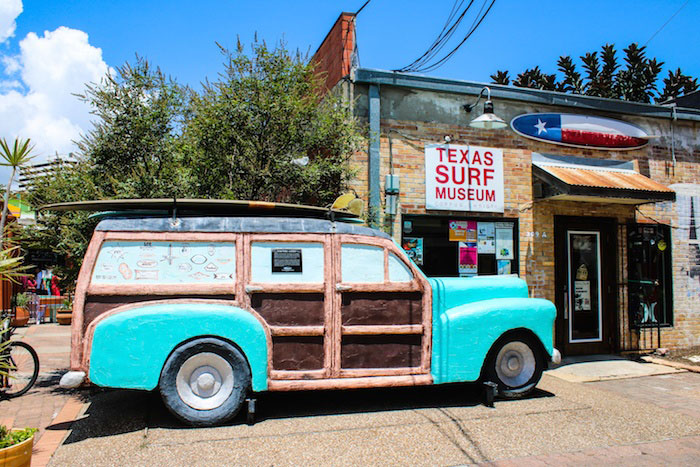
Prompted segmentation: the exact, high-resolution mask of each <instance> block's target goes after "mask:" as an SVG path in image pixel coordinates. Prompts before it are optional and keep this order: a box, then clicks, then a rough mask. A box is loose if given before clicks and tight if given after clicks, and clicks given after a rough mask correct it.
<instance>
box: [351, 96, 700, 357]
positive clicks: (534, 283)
mask: <svg viewBox="0 0 700 467" xmlns="http://www.w3.org/2000/svg"><path fill="white" fill-rule="evenodd" d="M387 90H388V89H387V88H385V87H383V88H382V101H381V115H382V118H381V132H382V136H381V147H380V160H381V177H380V183H381V192H382V193H383V191H384V186H383V185H384V176H385V175H386V174H388V173H389V172H390V170H393V173H395V174H398V175H399V176H400V188H401V194H400V197H399V208H398V209H399V212H400V213H403V214H430V215H438V216H451V215H454V216H464V215H469V216H472V215H473V216H475V217H479V216H480V215H481V214H480V213H471V212H470V213H465V212H449V211H428V210H426V209H425V170H424V145H425V144H432V143H440V142H442V141H443V140H444V136H445V135H449V136H450V137H451V139H452V143H453V144H464V145H480V146H488V147H496V148H501V149H502V150H503V156H504V161H503V162H504V178H505V212H504V214H503V215H504V217H513V218H518V219H519V229H520V245H519V247H520V271H521V275H522V276H523V277H524V279H526V280H527V282H528V285H529V287H530V293H531V295H532V296H533V297H542V298H547V299H549V300H552V301H554V293H555V291H554V277H555V275H554V271H555V262H554V216H557V215H566V216H598V217H609V218H614V219H616V221H617V222H618V223H619V228H618V233H617V235H618V238H617V242H618V262H617V263H618V264H617V265H616V273H617V281H618V283H619V289H618V308H619V309H618V311H617V314H618V321H619V336H618V341H619V347H620V349H622V350H625V349H630V350H631V349H637V348H640V347H649V342H646V341H644V342H640V339H641V340H644V339H649V338H650V336H649V335H647V334H644V333H643V334H642V335H641V336H640V335H639V334H638V333H637V332H636V331H633V330H630V329H629V323H628V319H627V309H626V307H627V296H626V294H627V291H626V287H625V285H624V284H625V282H626V280H627V262H626V248H627V245H626V227H625V224H626V223H627V222H630V221H637V222H645V221H646V222H656V221H658V222H661V223H664V224H668V225H671V226H672V238H673V251H672V254H673V291H674V307H673V308H674V326H673V327H671V328H665V329H663V330H662V336H661V345H663V346H665V347H687V346H691V345H700V222H696V224H695V225H696V226H697V229H698V230H697V239H698V240H697V241H691V240H689V235H690V234H689V232H690V211H689V208H688V206H689V203H690V199H691V198H693V200H694V210H695V211H694V212H695V215H696V218H697V220H698V221H700V158H699V157H698V156H700V137H699V136H698V135H700V131H699V129H698V125H697V124H696V123H688V122H680V123H678V127H677V128H676V138H677V141H676V146H677V148H676V150H675V159H676V161H675V163H674V162H673V158H672V155H671V150H670V140H669V139H668V138H667V137H663V136H662V137H660V138H656V139H654V140H652V141H653V143H651V144H649V145H647V146H646V147H644V148H641V149H637V150H632V151H599V150H590V149H580V148H568V147H564V146H554V145H550V144H546V143H539V142H536V141H532V140H528V139H526V138H523V137H520V136H519V135H517V134H516V133H514V132H513V131H511V130H510V129H505V130H498V131H491V132H486V131H481V130H475V129H472V128H470V127H469V126H467V124H466V121H468V120H467V119H465V116H463V115H457V114H455V115H453V116H452V118H450V115H449V110H445V109H449V108H452V107H454V108H457V109H459V108H460V105H458V104H457V105H451V104H450V103H449V102H448V101H449V100H462V101H463V100H464V97H463V96H454V95H449V94H447V93H445V94H440V95H439V96H437V97H436V95H437V94H438V93H430V92H422V91H410V92H408V91H405V90H401V91H400V94H399V91H397V92H396V94H394V95H392V93H391V91H390V90H389V92H387ZM356 94H357V95H358V96H359V97H358V99H359V100H358V109H359V112H358V114H359V116H360V117H365V116H366V115H363V111H364V109H365V105H366V104H364V103H363V102H362V97H363V94H362V89H359V88H358V89H357V90H356ZM431 94H432V96H430V95H431ZM397 96H399V97H397ZM409 99H415V100H416V101H417V102H427V101H430V100H431V99H433V100H434V101H435V102H439V103H440V105H441V108H437V107H436V108H435V109H432V114H431V110H430V109H429V110H428V111H426V110H425V106H423V108H421V106H416V110H415V118H412V119H406V118H405V115H406V114H407V113H409V114H410V112H409V111H407V110H406V109H407V107H408V106H410V102H409ZM494 104H496V113H497V114H499V115H500V116H502V117H504V119H505V120H506V121H509V120H510V119H511V118H512V117H513V116H515V115H518V114H522V113H526V112H567V111H568V112H571V109H567V108H557V107H555V106H541V105H540V106H537V108H531V107H528V106H527V105H526V104H520V103H517V102H516V103H514V102H494ZM436 105H437V104H436ZM397 109H399V110H397ZM419 112H421V113H419ZM399 113H402V117H404V118H392V117H394V116H395V115H397V114H399ZM608 116H610V117H612V118H622V119H624V120H627V121H631V122H632V123H636V124H638V125H639V126H642V127H643V128H645V129H647V131H648V132H649V133H650V134H657V135H663V134H667V133H668V132H667V131H664V130H665V129H666V128H667V125H668V120H662V119H645V118H641V117H638V116H623V117H621V116H619V115H618V116H615V115H608ZM428 119H431V120H432V121H425V120H428ZM450 120H452V121H454V122H456V123H454V124H450V123H445V121H450ZM390 141H391V149H392V152H391V154H390V153H389V147H390ZM532 152H541V153H549V154H558V155H572V156H578V157H588V158H601V159H617V160H624V161H637V166H638V168H639V171H640V172H641V173H642V174H644V175H647V176H649V177H651V178H652V179H654V180H656V181H658V182H660V183H663V184H665V185H669V186H671V187H672V188H673V187H675V186H682V187H684V190H685V191H684V192H683V193H687V194H680V193H681V192H680V191H679V202H678V203H671V202H666V203H655V204H648V205H642V206H639V208H637V207H635V206H631V205H624V204H611V203H607V202H606V203H583V202H572V201H566V202H564V201H537V200H535V201H533V192H532V169H531V166H532V164H531V157H532ZM353 164H354V166H355V168H356V169H357V171H358V177H357V179H356V180H355V183H354V189H355V190H356V191H357V193H358V194H359V195H360V196H361V197H363V198H364V199H367V171H368V168H367V153H366V152H362V153H359V154H357V155H356V157H355V158H354V161H353ZM677 191H678V190H677ZM382 196H383V195H382ZM693 196H694V197H693ZM684 200H685V201H684ZM684 203H685V204H684ZM483 215H484V216H492V215H493V214H492V213H483ZM400 218H401V216H400V215H399V216H396V217H395V218H393V219H392V218H386V219H385V229H386V230H387V231H390V232H391V233H392V234H393V235H394V237H395V238H396V239H397V240H399V239H400V237H401V230H400V229H401V224H400ZM652 345H653V346H657V345H658V342H657V341H656V339H655V338H654V342H653V344H652Z"/></svg>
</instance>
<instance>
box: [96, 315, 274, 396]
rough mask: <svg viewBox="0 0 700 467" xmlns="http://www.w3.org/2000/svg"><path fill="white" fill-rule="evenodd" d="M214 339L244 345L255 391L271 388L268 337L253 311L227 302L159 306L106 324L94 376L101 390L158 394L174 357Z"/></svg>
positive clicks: (99, 332)
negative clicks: (186, 346)
mask: <svg viewBox="0 0 700 467" xmlns="http://www.w3.org/2000/svg"><path fill="white" fill-rule="evenodd" d="M201 336H208V337H219V338H221V339H224V340H227V341H229V342H231V343H233V344H234V345H236V346H238V347H239V348H240V349H241V351H242V352H243V354H244V355H245V357H246V358H247V360H248V364H249V366H250V371H251V377H252V388H253V390H254V391H264V390H266V389H267V364H268V363H267V362H268V355H267V349H268V345H267V335H266V332H265V328H264V327H263V325H262V324H261V322H260V321H259V320H258V318H257V317H256V316H255V315H254V314H253V313H251V312H249V311H247V310H245V309H243V308H239V307H236V306H230V305H224V304H204V303H183V304H153V305H144V306H140V307H135V308H130V309H127V310H125V311H122V312H118V313H115V314H111V315H110V316H107V317H106V318H104V319H102V320H100V321H99V322H98V323H97V324H96V326H95V328H94V333H93V335H92V344H91V346H90V353H89V355H90V358H89V373H88V374H89V378H90V381H92V382H93V383H94V384H96V385H98V386H106V387H114V388H129V389H146V390H152V389H155V388H156V387H157V386H158V380H159V379H160V372H161V370H162V368H163V365H164V364H165V361H166V360H167V358H168V356H169V355H170V353H171V352H172V351H173V350H174V349H175V348H176V347H177V346H178V345H179V344H181V343H182V342H185V341H188V340H190V339H193V338H196V337H201Z"/></svg>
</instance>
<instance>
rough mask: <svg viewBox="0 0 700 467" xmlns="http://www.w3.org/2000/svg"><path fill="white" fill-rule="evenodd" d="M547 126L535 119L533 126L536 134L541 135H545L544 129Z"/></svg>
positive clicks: (545, 130)
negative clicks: (535, 122)
mask: <svg viewBox="0 0 700 467" xmlns="http://www.w3.org/2000/svg"><path fill="white" fill-rule="evenodd" d="M546 125H547V124H546V123H545V122H543V121H542V120H540V119H539V118H538V119H537V124H536V125H535V128H537V134H538V135H539V134H541V133H547V129H546V128H545V126H546Z"/></svg>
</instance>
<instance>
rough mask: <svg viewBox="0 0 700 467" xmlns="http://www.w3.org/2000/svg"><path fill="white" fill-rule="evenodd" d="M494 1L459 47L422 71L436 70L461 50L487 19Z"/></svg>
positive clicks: (494, 0) (493, 1) (493, 0)
mask: <svg viewBox="0 0 700 467" xmlns="http://www.w3.org/2000/svg"><path fill="white" fill-rule="evenodd" d="M494 3H496V0H492V1H491V4H490V5H489V7H488V8H487V9H486V12H485V13H484V14H483V15H482V16H481V18H479V21H478V22H476V25H475V26H472V28H471V29H470V30H469V32H468V33H467V35H466V36H464V39H462V42H460V43H459V44H457V47H455V48H454V49H452V51H450V53H448V54H447V55H445V56H444V57H442V58H441V59H440V60H438V61H437V62H435V63H433V64H432V65H430V66H428V67H426V68H423V69H422V70H421V71H434V70H437V69H438V68H440V67H441V66H442V65H444V64H445V63H446V62H447V60H449V59H450V57H452V55H454V54H455V52H457V50H459V48H460V47H462V44H464V43H465V42H466V41H467V39H469V38H470V37H471V35H472V34H474V31H476V30H477V28H478V27H479V25H480V24H481V23H482V22H483V21H484V19H486V15H488V14H489V11H491V7H493V4H494ZM485 4H486V2H484V5H485Z"/></svg>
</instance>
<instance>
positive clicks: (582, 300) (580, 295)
mask: <svg viewBox="0 0 700 467" xmlns="http://www.w3.org/2000/svg"><path fill="white" fill-rule="evenodd" d="M574 310H575V311H591V283H590V281H574Z"/></svg>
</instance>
